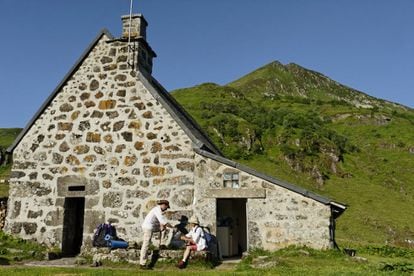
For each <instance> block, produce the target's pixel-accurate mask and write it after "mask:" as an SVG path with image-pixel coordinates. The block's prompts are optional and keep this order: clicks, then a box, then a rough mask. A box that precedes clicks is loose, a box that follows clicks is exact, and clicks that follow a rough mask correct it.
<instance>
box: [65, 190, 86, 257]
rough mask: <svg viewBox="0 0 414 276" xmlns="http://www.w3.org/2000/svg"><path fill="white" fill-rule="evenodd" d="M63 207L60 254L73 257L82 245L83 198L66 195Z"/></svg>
mask: <svg viewBox="0 0 414 276" xmlns="http://www.w3.org/2000/svg"><path fill="white" fill-rule="evenodd" d="M64 208H65V211H64V215H63V234H62V256H64V257H73V256H76V255H77V254H79V253H80V249H81V246H82V236H83V215H84V210H85V198H84V197H67V198H65V205H64Z"/></svg>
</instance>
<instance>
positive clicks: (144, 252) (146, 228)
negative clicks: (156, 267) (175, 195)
mask: <svg viewBox="0 0 414 276" xmlns="http://www.w3.org/2000/svg"><path fill="white" fill-rule="evenodd" d="M157 204H158V205H157V206H155V207H154V208H152V209H151V211H150V212H149V213H148V214H147V216H146V217H145V219H144V222H143V223H142V231H143V233H144V237H143V241H142V247H141V255H140V259H139V264H140V267H141V268H143V269H146V268H148V267H147V266H146V263H147V258H148V246H149V244H150V242H151V238H152V233H154V232H159V231H161V237H160V247H161V242H162V241H163V240H164V237H163V236H164V235H165V231H164V230H165V229H166V227H170V228H172V227H173V226H172V225H171V224H169V223H168V222H167V219H166V218H165V217H164V215H163V213H164V212H165V211H166V210H167V209H168V208H170V203H169V202H168V200H164V199H163V200H159V201H158V202H157Z"/></svg>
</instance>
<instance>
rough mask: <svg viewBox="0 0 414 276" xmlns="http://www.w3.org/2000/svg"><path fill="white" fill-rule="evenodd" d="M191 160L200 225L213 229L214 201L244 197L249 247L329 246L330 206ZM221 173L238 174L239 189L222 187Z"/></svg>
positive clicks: (229, 169) (208, 162) (202, 159)
mask: <svg viewBox="0 0 414 276" xmlns="http://www.w3.org/2000/svg"><path fill="white" fill-rule="evenodd" d="M195 160H196V170H195V183H196V184H195V185H196V192H195V196H194V197H195V198H196V199H197V205H196V206H195V212H196V213H197V214H199V215H200V218H201V222H202V223H203V224H209V225H210V226H211V227H212V229H216V222H215V218H216V210H215V205H216V199H217V198H230V197H235V198H237V197H239V198H247V210H246V211H247V217H248V221H247V224H248V225H247V231H248V234H247V236H248V244H249V245H248V247H249V248H252V247H261V248H264V249H268V250H275V249H280V248H283V247H286V246H289V245H306V246H309V247H312V248H321V249H322V248H329V247H330V236H329V225H330V216H331V212H330V206H327V205H324V204H322V203H320V202H318V201H315V200H313V199H311V198H308V197H305V196H302V195H300V194H298V193H295V192H292V191H290V190H288V189H285V188H283V187H280V186H278V185H275V184H273V183H270V182H268V181H265V180H263V179H261V178H258V177H256V176H253V175H251V174H248V173H246V172H244V171H241V170H239V169H236V168H234V167H231V166H228V165H225V164H222V163H220V162H217V161H215V160H211V159H208V158H205V157H203V156H201V155H198V154H197V155H196V158H195ZM225 172H238V173H239V185H240V187H239V188H224V187H223V174H224V173H225Z"/></svg>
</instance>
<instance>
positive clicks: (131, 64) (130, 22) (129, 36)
mask: <svg viewBox="0 0 414 276" xmlns="http://www.w3.org/2000/svg"><path fill="white" fill-rule="evenodd" d="M132 2H133V0H130V4H129V26H128V61H127V63H128V65H129V66H130V67H131V68H134V58H133V56H132V55H133V52H134V51H135V47H134V45H132V44H131V26H132ZM131 51H132V52H131ZM131 56H132V58H131Z"/></svg>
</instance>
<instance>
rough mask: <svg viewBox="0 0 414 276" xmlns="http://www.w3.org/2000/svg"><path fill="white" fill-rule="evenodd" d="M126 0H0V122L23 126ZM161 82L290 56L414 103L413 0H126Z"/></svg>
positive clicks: (190, 81)
mask: <svg viewBox="0 0 414 276" xmlns="http://www.w3.org/2000/svg"><path fill="white" fill-rule="evenodd" d="M129 3H130V1H129V0H70V1H68V0H66V1H63V0H61V1H58V0H36V1H33V0H19V1H17V0H0V34H1V40H0V95H1V104H0V128H6V127H24V126H25V125H26V124H27V123H28V121H29V120H30V118H31V117H32V116H33V115H34V114H35V113H36V111H37V109H38V108H39V107H40V106H41V104H42V103H43V102H44V101H45V99H46V98H47V97H48V96H49V95H50V93H51V92H52V91H53V90H54V89H55V87H56V86H57V85H58V83H59V82H60V81H61V80H62V79H63V77H64V76H65V74H66V73H67V72H68V71H69V69H70V68H71V67H72V65H73V64H74V63H75V62H76V60H77V59H78V58H79V56H80V55H81V54H82V53H83V51H84V50H85V49H86V48H87V46H88V45H89V43H90V42H91V41H92V40H93V39H94V38H95V37H96V35H97V34H98V33H99V31H100V30H101V29H102V28H107V29H108V30H109V31H110V32H111V33H112V34H113V35H114V36H116V37H118V36H119V35H120V33H121V19H120V18H121V15H126V14H129ZM134 12H135V13H143V14H144V16H145V18H146V19H147V21H148V22H149V26H148V30H147V39H148V42H149V43H150V45H151V47H152V48H153V49H154V50H155V52H156V53H157V55H158V57H157V58H156V59H155V60H154V70H153V75H154V76H155V78H156V79H158V81H159V82H160V83H161V84H162V85H163V86H164V87H165V88H167V89H168V90H173V89H176V88H183V87H188V86H193V85H195V84H200V83H203V82H215V83H218V84H225V83H228V82H230V81H232V80H235V79H237V78H239V77H241V76H243V75H244V74H246V73H249V72H250V71H252V70H254V69H256V68H258V67H260V66H263V65H265V64H267V63H269V62H271V61H274V60H278V61H280V62H282V63H290V62H294V63H297V64H299V65H301V66H303V67H306V68H309V69H312V70H315V71H318V72H320V73H322V74H324V75H326V76H328V77H330V78H332V79H334V80H336V81H338V82H340V83H342V84H345V85H347V86H350V87H353V88H355V89H358V90H360V91H363V92H365V93H367V94H369V95H372V96H375V97H378V98H381V99H386V100H390V101H393V102H398V103H400V104H403V105H406V106H409V107H414V92H413V89H414V31H413V26H414V16H413V14H414V1H411V0H394V1H389V0H337V1H332V0H312V1H309V0H208V1H203V0H174V1H173V0H134Z"/></svg>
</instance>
